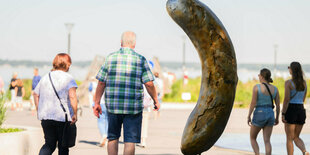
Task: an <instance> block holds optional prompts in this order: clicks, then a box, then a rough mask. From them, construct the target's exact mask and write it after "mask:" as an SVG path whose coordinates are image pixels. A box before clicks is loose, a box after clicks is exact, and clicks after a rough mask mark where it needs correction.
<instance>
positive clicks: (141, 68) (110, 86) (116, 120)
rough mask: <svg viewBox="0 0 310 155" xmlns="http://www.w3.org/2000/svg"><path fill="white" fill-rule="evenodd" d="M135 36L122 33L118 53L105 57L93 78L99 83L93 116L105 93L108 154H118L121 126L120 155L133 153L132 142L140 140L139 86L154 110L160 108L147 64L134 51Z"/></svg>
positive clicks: (140, 111)
mask: <svg viewBox="0 0 310 155" xmlns="http://www.w3.org/2000/svg"><path fill="white" fill-rule="evenodd" d="M135 45H136V34H135V33H134V32H130V31H127V32H124V33H123V34H122V38H121V48H120V50H119V51H117V52H114V53H111V54H110V55H108V56H107V58H106V61H105V62H104V65H103V66H102V67H101V69H100V70H99V73H98V74H97V76H96V78H97V79H98V80H99V82H98V86H97V89H96V95H95V106H94V114H95V116H97V117H99V114H101V113H102V110H101V106H100V99H101V97H102V94H103V93H104V92H105V104H106V106H107V110H108V120H109V128H108V154H109V155H117V154H118V142H119V137H120V133H121V126H122V125H123V133H124V143H125V148H124V155H133V154H134V153H135V143H140V140H141V124H142V111H143V84H144V85H145V87H146V89H147V91H148V93H149V94H150V95H151V97H152V99H153V101H154V109H155V110H157V109H159V108H160V105H159V103H158V100H157V93H156V90H155V86H154V83H153V81H154V80H155V79H154V75H153V74H152V72H151V70H150V68H149V66H148V62H147V60H146V59H145V57H143V56H142V55H140V54H138V53H136V52H135V51H134V48H135Z"/></svg>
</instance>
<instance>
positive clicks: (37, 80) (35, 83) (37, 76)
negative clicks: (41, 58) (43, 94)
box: [30, 68, 41, 111]
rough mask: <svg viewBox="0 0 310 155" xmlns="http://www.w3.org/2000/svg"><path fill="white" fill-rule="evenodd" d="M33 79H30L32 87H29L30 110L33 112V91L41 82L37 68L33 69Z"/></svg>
mask: <svg viewBox="0 0 310 155" xmlns="http://www.w3.org/2000/svg"><path fill="white" fill-rule="evenodd" d="M33 74H34V76H33V78H32V87H31V96H30V104H31V105H30V110H32V111H34V110H35V105H34V98H33V93H34V92H33V91H34V89H35V88H36V86H37V85H38V83H39V82H40V80H41V76H40V75H39V69H38V68H34V69H33Z"/></svg>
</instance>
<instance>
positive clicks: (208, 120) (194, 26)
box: [167, 0, 238, 155]
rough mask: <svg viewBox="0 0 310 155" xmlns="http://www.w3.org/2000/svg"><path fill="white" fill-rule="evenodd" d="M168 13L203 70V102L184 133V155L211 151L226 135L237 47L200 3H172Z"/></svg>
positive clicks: (188, 0)
mask: <svg viewBox="0 0 310 155" xmlns="http://www.w3.org/2000/svg"><path fill="white" fill-rule="evenodd" d="M167 11H168V13H169V15H170V16H171V17H172V19H173V20H174V21H175V22H176V23H177V24H178V25H179V26H180V27H181V28H182V29H183V30H184V31H185V33H186V34H187V35H188V37H189V38H190V40H191V41H192V43H193V44H194V46H195V48H196V50H197V52H198V54H199V57H200V60H201V66H202V79H201V87H200V94H199V99H198V101H197V105H196V107H195V108H194V110H193V111H192V112H191V114H190V116H189V118H188V120H187V123H186V126H185V129H184V131H183V137H182V143H181V151H182V153H183V154H189V155H193V154H200V153H202V152H204V151H207V150H208V149H210V148H211V147H212V146H213V145H214V143H215V142H216V141H217V140H218V138H219V137H220V136H221V134H222V133H223V131H224V129H225V126H226V124H227V121H228V119H229V116H230V113H231V110H232V107H233V103H234V98H235V92H236V85H237V82H238V77H237V62H236V56H235V51H234V47H233V45H232V42H231V40H230V38H229V36H228V33H227V32H226V30H225V28H224V26H223V24H222V23H221V21H220V20H219V19H218V18H217V17H216V15H215V14H214V13H213V12H212V11H211V10H210V9H209V8H208V7H207V6H206V5H204V4H203V3H201V2H200V1H198V0H168V2H167Z"/></svg>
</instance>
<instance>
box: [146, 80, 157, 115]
mask: <svg viewBox="0 0 310 155" xmlns="http://www.w3.org/2000/svg"><path fill="white" fill-rule="evenodd" d="M144 85H145V88H146V90H147V92H148V93H149V94H150V96H151V97H152V99H153V101H154V105H155V110H158V109H159V108H160V105H159V103H158V99H157V93H156V90H155V86H154V83H153V81H149V82H146V83H144Z"/></svg>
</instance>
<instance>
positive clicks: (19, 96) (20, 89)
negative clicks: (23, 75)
mask: <svg viewBox="0 0 310 155" xmlns="http://www.w3.org/2000/svg"><path fill="white" fill-rule="evenodd" d="M15 94H16V97H15V101H16V107H17V111H23V97H24V96H25V88H24V83H23V81H22V80H21V79H17V80H16V86H15Z"/></svg>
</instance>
